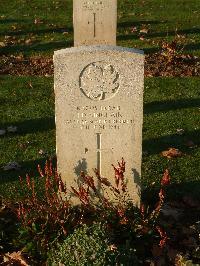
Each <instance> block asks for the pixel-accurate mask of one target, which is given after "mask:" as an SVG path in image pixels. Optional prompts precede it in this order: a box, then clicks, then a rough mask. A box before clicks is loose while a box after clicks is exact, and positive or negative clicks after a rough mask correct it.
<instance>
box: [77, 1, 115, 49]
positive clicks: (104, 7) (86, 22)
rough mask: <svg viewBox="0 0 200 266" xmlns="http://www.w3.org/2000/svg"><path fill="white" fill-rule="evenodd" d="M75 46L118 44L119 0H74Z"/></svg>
mask: <svg viewBox="0 0 200 266" xmlns="http://www.w3.org/2000/svg"><path fill="white" fill-rule="evenodd" d="M73 10H74V11H73V12H74V13H73V16H74V19H73V20H74V46H81V45H100V44H103V45H116V29H117V0H95V1H94V0H87V1H86V0H73Z"/></svg>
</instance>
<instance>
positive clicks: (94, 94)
mask: <svg viewBox="0 0 200 266" xmlns="http://www.w3.org/2000/svg"><path fill="white" fill-rule="evenodd" d="M80 81H81V88H82V90H83V92H84V94H85V95H86V96H87V97H88V98H90V99H92V100H105V99H109V98H111V97H112V96H114V94H115V93H116V92H117V90H118V88H119V74H118V72H117V71H116V70H115V68H114V67H113V66H112V65H107V64H104V63H102V62H96V63H92V64H90V65H88V66H87V67H86V68H85V69H84V71H83V72H82V75H81V78H80Z"/></svg>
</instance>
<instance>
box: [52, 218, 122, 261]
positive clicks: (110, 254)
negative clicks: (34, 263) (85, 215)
mask: <svg viewBox="0 0 200 266" xmlns="http://www.w3.org/2000/svg"><path fill="white" fill-rule="evenodd" d="M116 256H117V252H116V251H115V250H112V246H111V245H110V243H109V239H108V235H107V230H106V227H105V226H104V225H102V224H101V223H97V224H93V225H92V226H86V225H83V226H81V227H80V228H78V229H76V230H75V231H74V233H73V234H71V235H70V236H69V237H67V238H66V239H65V240H64V242H63V243H61V244H58V246H57V248H56V249H53V250H51V252H50V253H49V256H48V265H52V266H56V265H59V264H63V265H74V266H75V265H77V266H78V265H80V266H83V265H102V266H103V265H111V264H113V262H114V260H115V258H116Z"/></svg>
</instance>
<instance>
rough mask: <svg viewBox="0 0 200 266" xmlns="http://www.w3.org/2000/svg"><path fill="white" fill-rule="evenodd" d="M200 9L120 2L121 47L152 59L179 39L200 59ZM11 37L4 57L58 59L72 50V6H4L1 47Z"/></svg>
mask: <svg viewBox="0 0 200 266" xmlns="http://www.w3.org/2000/svg"><path fill="white" fill-rule="evenodd" d="M199 9H200V2H199V0H176V1H174V0H168V1H164V0H134V1H133V0H119V1H118V32H117V43H118V45H121V46H128V47H137V48H140V49H144V50H145V52H146V53H151V52H152V51H155V50H156V49H159V43H160V42H161V41H164V40H165V41H171V40H172V39H173V38H174V36H175V35H177V34H178V35H179V37H180V36H182V38H180V39H181V43H182V44H183V45H184V47H185V52H187V53H193V54H196V55H199V54H200V27H199ZM133 27H136V31H135V32H132V28H133ZM142 29H148V33H147V34H142V33H139V32H140V30H142ZM5 36H11V45H7V46H5V47H1V53H3V54H15V53H19V52H22V53H25V54H27V55H34V54H36V55H40V54H43V55H52V54H53V51H54V50H56V49H60V48H65V47H70V46H72V45H73V29H72V0H55V1H52V0H44V1H41V0H12V1H7V0H1V2H0V42H2V43H5ZM141 36H144V37H145V38H144V40H141V39H140V37H141ZM12 42H13V43H12Z"/></svg>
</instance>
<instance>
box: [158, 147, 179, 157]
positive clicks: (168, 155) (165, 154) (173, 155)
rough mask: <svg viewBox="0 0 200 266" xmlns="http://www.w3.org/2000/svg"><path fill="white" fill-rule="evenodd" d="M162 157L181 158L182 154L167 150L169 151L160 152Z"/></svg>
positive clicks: (177, 150)
mask: <svg viewBox="0 0 200 266" xmlns="http://www.w3.org/2000/svg"><path fill="white" fill-rule="evenodd" d="M162 156H163V157H167V158H168V159H171V158H177V157H182V156H183V153H182V152H181V151H180V150H179V149H175V148H169V150H167V151H163V152H162Z"/></svg>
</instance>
